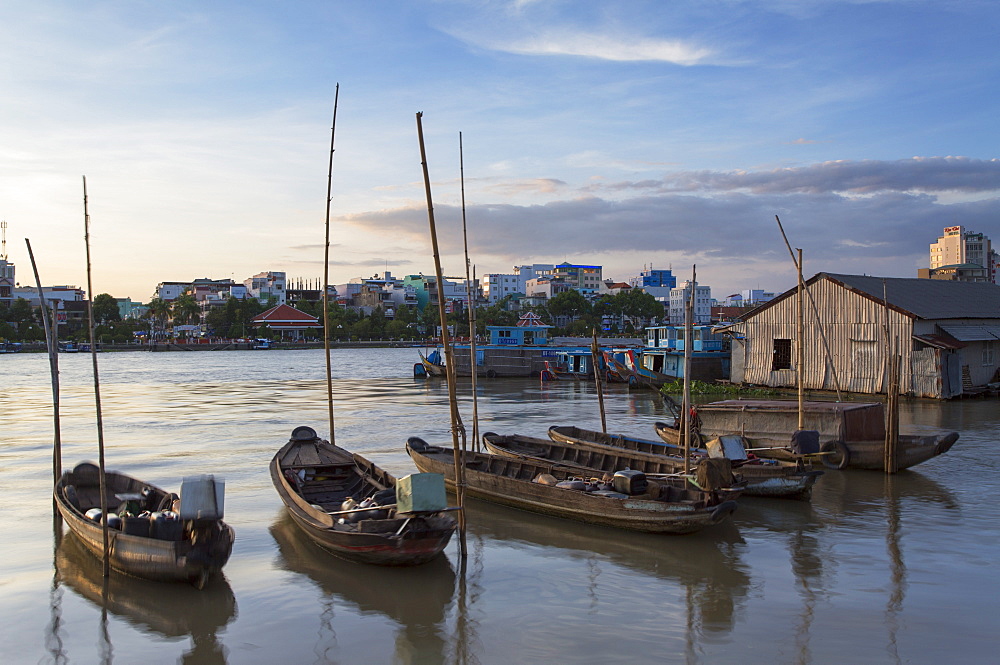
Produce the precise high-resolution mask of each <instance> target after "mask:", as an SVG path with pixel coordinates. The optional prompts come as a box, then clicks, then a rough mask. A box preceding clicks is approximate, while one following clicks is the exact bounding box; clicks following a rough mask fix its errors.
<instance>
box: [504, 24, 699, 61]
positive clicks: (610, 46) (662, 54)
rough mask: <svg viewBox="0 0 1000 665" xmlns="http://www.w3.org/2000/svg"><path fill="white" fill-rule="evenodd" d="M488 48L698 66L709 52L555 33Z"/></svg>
mask: <svg viewBox="0 0 1000 665" xmlns="http://www.w3.org/2000/svg"><path fill="white" fill-rule="evenodd" d="M488 46H489V48H492V49H493V50H497V51H506V52H508V53H517V54H521V55H570V56H579V57H584V58H597V59H599V60H611V61H614V62H637V61H656V62H670V63H673V64H675V65H688V66H689V65H698V64H702V63H704V62H705V61H707V60H708V59H709V58H710V57H712V56H713V55H715V54H714V52H713V51H712V50H711V49H708V48H705V47H701V46H697V45H694V44H689V43H685V42H683V41H681V40H671V39H651V38H644V37H612V36H609V35H601V34H596V33H585V32H576V33H569V32H565V33H558V32H550V33H546V34H542V35H537V36H532V37H526V38H523V39H515V40H512V41H508V42H503V41H496V42H493V43H489V44H488Z"/></svg>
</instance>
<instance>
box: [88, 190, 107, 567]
mask: <svg viewBox="0 0 1000 665" xmlns="http://www.w3.org/2000/svg"><path fill="white" fill-rule="evenodd" d="M83 242H84V245H86V248H87V318H88V320H89V328H90V360H91V364H92V365H93V368H94V406H95V408H96V410H97V451H98V452H97V457H98V462H99V465H100V469H101V521H102V529H101V532H102V534H103V535H104V549H103V552H104V556H103V557H102V559H103V560H104V576H105V577H108V576H109V575H110V574H111V562H110V561H109V560H108V557H109V555H110V547H109V544H108V492H107V478H106V477H105V469H104V420H103V418H102V416H101V379H100V375H99V374H98V371H97V343H96V341H95V339H94V337H95V336H94V286H93V283H92V281H91V278H90V213H89V212H88V210H87V176H83Z"/></svg>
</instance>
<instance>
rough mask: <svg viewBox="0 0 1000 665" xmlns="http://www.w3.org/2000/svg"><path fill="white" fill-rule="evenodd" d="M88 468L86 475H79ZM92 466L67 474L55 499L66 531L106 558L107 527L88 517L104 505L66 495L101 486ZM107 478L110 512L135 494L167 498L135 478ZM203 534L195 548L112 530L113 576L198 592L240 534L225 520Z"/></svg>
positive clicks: (189, 543)
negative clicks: (120, 496)
mask: <svg viewBox="0 0 1000 665" xmlns="http://www.w3.org/2000/svg"><path fill="white" fill-rule="evenodd" d="M85 466H86V467H87V470H86V472H83V471H78V470H79V469H81V467H85ZM92 466H93V465H82V464H81V465H79V466H78V467H77V469H74V470H73V471H69V472H66V473H64V474H63V475H62V477H61V478H60V479H59V482H57V483H56V486H55V492H54V498H55V501H56V506H57V507H58V509H59V513H60V514H61V515H62V517H63V520H64V521H65V522H66V525H67V526H68V527H69V528H70V530H71V531H73V533H75V534H76V535H77V537H78V538H79V540H80V542H81V543H82V544H83V546H84V547H86V548H87V549H88V550H89V551H90V552H91V553H93V554H94V555H95V556H97V557H98V558H101V557H102V556H103V552H104V536H103V529H102V526H101V525H100V524H99V523H97V522H94V521H92V520H90V519H88V518H87V517H86V516H85V515H84V512H85V511H86V510H88V509H89V508H95V507H99V505H100V504H99V499H98V500H97V501H94V500H91V501H89V502H87V503H86V504H85V505H74V504H73V503H72V502H71V501H70V499H69V498H68V497H69V495H68V493H67V488H69V487H73V488H74V492H77V491H78V490H79V489H80V488H87V487H93V484H96V483H98V482H99V479H98V478H97V477H96V476H95V475H94V473H93V472H92V471H91V469H90V467H92ZM93 468H95V469H96V467H93ZM105 475H106V485H107V488H108V493H109V494H110V495H112V496H109V498H108V500H109V503H108V506H109V510H111V507H113V506H116V505H117V503H118V501H117V500H116V499H115V498H114V497H113V495H114V493H121V492H136V491H139V490H141V489H142V488H144V487H149V488H151V489H153V490H154V491H155V492H157V493H158V495H159V496H167V494H166V492H164V491H163V490H160V489H159V488H156V487H155V486H152V485H149V484H148V483H143V482H141V481H139V480H137V479H135V478H132V477H131V476H126V475H125V474H121V473H116V472H113V471H109V472H107V473H106V474H105ZM98 491H99V490H98ZM97 496H98V497H99V494H98V495H97ZM91 504H94V505H91ZM198 533H199V534H200V536H201V537H200V538H199V541H200V542H197V543H193V542H192V541H191V540H189V539H185V540H179V541H173V540H161V539H159V538H149V537H144V536H137V535H131V534H127V533H124V532H122V531H119V530H118V529H108V548H109V561H108V563H109V564H110V566H111V568H113V569H114V570H116V571H118V572H121V573H125V574H126V575H132V576H134V577H141V578H144V579H148V580H157V581H163V582H191V583H192V584H194V585H196V586H203V585H204V584H205V583H206V582H207V580H208V579H209V578H211V577H212V576H213V575H216V574H218V573H219V572H220V571H221V570H222V567H223V566H224V565H225V564H226V562H227V561H228V560H229V555H230V554H231V553H232V548H233V541H234V539H235V534H234V531H233V529H232V527H230V526H229V525H227V524H226V523H225V522H222V521H221V520H218V521H216V522H214V523H212V524H210V525H206V526H204V527H203V528H200V529H199V532H198Z"/></svg>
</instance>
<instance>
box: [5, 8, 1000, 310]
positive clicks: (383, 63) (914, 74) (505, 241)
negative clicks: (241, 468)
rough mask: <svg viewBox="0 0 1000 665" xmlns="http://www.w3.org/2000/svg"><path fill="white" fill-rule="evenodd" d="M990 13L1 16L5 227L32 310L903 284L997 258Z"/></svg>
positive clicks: (50, 11) (448, 11) (484, 11)
mask: <svg viewBox="0 0 1000 665" xmlns="http://www.w3.org/2000/svg"><path fill="white" fill-rule="evenodd" d="M997 34H1000V3H995V2H992V1H989V2H988V1H980V0H963V1H961V2H949V1H947V0H937V1H935V2H924V1H921V0H896V1H887V2H876V1H865V0H857V1H832V0H831V1H823V0H799V1H792V0H787V1H785V0H779V1H776V2H740V1H737V0H700V1H697V2H687V1H684V0H679V1H678V0H672V1H671V2H665V1H648V2H644V1H629V0H622V1H618V2H606V1H605V2H589V1H586V0H584V1H573V2H570V1H565V2H563V1H545V0H534V1H532V0H521V1H520V2H485V1H460V0H441V1H437V2H426V1H419V0H413V1H410V2H392V1H379V2H342V1H338V0H327V1H323V2H318V1H317V2H288V3H276V2H228V1H220V2H209V3H205V2H188V1H183V0H180V1H173V2H159V3H151V2H135V1H133V2H120V1H117V2H69V1H66V2H53V1H49V0H36V1H34V2H31V3H11V2H8V3H4V4H3V5H0V52H2V59H0V91H2V95H3V100H2V103H0V219H3V220H5V221H6V222H7V224H8V230H7V254H8V256H9V258H10V260H11V261H14V262H15V263H16V264H17V266H18V278H19V281H20V282H21V283H22V284H26V283H31V282H32V281H33V280H32V278H31V276H30V264H29V261H28V257H27V253H26V250H25V246H24V241H23V238H25V237H27V238H29V239H30V240H31V243H32V247H33V249H34V251H35V255H36V259H37V260H38V263H39V270H40V272H41V274H42V280H43V281H44V282H46V283H48V284H75V285H80V286H83V285H85V282H86V272H85V270H86V265H85V261H84V244H83V206H82V186H81V176H84V175H86V176H87V185H88V192H89V204H90V205H89V209H90V214H91V225H92V226H91V251H92V263H93V273H94V289H95V292H97V293H101V292H109V293H112V294H113V295H115V296H120V297H124V296H129V297H132V298H133V299H136V300H143V301H145V300H147V299H148V298H149V296H150V294H151V293H152V292H153V290H154V288H155V286H156V283H157V282H160V281H173V280H190V279H194V278H198V277H211V278H216V279H221V278H227V277H233V278H235V279H237V280H242V279H244V278H246V277H249V276H250V275H252V274H254V273H256V272H260V271H262V270H282V271H285V272H286V273H287V274H288V276H289V278H298V277H301V278H312V279H314V278H318V277H320V276H322V269H323V268H322V258H323V247H322V242H323V232H324V218H325V211H326V185H327V164H328V159H329V143H330V123H331V115H332V110H333V99H334V88H335V86H336V84H337V83H339V84H340V102H339V108H338V117H337V135H336V153H335V161H334V176H333V203H332V208H331V217H332V248H331V281H332V282H334V283H337V282H344V281H347V280H348V279H350V278H352V277H358V276H369V275H372V274H374V273H376V272H382V271H383V270H385V269H386V268H387V267H388V269H389V270H390V271H392V272H393V274H396V275H405V274H409V273H416V272H425V273H431V272H433V261H432V257H431V250H430V242H429V235H428V230H427V211H426V205H425V199H424V191H423V181H422V175H421V168H420V157H419V147H418V144H417V134H416V121H415V113H416V112H417V111H422V112H423V113H424V116H423V128H424V134H425V139H426V147H427V158H428V165H429V169H430V174H431V178H432V188H433V193H434V200H435V213H436V219H437V222H438V227H439V231H438V232H439V239H440V242H441V247H442V260H443V262H444V270H445V273H446V274H450V275H456V274H460V273H462V272H464V259H463V257H462V255H461V249H462V238H461V226H460V219H461V208H460V202H461V194H460V188H459V150H458V134H459V132H462V139H463V144H464V167H465V198H466V216H467V219H468V226H469V248H470V254H471V260H472V262H473V263H474V264H476V266H477V271H478V272H479V273H484V272H508V271H509V270H510V269H511V267H512V266H514V265H520V264H523V263H533V262H539V263H552V262H561V261H564V260H565V261H570V262H575V263H587V264H592V263H597V264H602V265H604V266H605V276H606V277H611V278H614V279H620V280H624V279H627V278H628V277H630V276H632V275H634V274H636V273H637V272H638V271H639V270H641V269H642V268H643V266H648V265H652V266H653V267H656V268H667V267H672V268H673V269H674V271H675V273H677V274H679V275H681V276H682V277H685V276H687V275H689V274H690V271H691V266H692V264H697V266H698V277H699V281H700V282H703V283H706V284H709V285H711V286H712V288H713V295H715V296H716V297H724V296H725V295H727V294H729V293H733V292H736V291H738V290H741V289H744V288H764V289H773V290H784V289H785V288H788V287H790V286H791V285H792V284H793V280H794V275H793V273H794V271H793V269H792V266H791V263H790V260H789V258H788V254H787V251H786V249H785V246H784V243H783V241H782V240H781V236H780V234H779V232H778V228H777V225H776V223H775V221H774V217H775V215H779V216H780V217H781V220H782V223H783V224H784V226H785V229H786V232H787V233H788V234H789V236H790V240H791V242H792V244H793V246H795V247H801V248H803V250H804V254H805V271H806V273H807V275H811V274H813V273H815V272H818V271H820V270H828V271H832V272H843V273H867V274H875V275H885V276H903V277H907V276H915V275H916V270H917V268H919V267H926V264H927V260H928V259H927V255H928V244H929V243H931V242H933V241H934V240H935V239H936V238H937V236H938V235H939V234H940V231H941V229H942V228H943V227H945V226H951V225H954V224H963V225H965V226H966V227H967V228H969V229H970V230H975V231H982V232H985V233H986V234H987V235H989V236H990V237H991V238H992V239H993V240H994V242H995V243H997V244H998V245H1000V222H998V220H1000V156H998V154H997V145H998V138H1000V137H998V123H997V120H996V119H997V117H1000V103H998V83H1000V57H998V56H997V49H996V46H995V39H996V35H997Z"/></svg>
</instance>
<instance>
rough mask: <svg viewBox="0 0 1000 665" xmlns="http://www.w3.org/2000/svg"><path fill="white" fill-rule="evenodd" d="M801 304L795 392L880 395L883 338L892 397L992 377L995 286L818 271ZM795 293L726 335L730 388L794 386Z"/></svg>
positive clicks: (952, 388) (999, 333)
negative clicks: (892, 365) (895, 358)
mask: <svg viewBox="0 0 1000 665" xmlns="http://www.w3.org/2000/svg"><path fill="white" fill-rule="evenodd" d="M806 292H807V293H806V294H805V296H804V298H803V302H804V310H803V320H804V331H805V332H804V335H803V354H804V360H803V364H804V370H803V373H802V375H803V379H804V387H805V388H806V389H807V390H835V389H836V388H837V387H838V385H839V388H840V390H843V391H846V392H852V393H868V394H877V393H884V392H885V391H886V385H887V371H886V369H887V367H888V362H889V355H890V352H889V348H890V342H891V344H892V346H893V348H895V350H896V351H895V352H896V354H898V355H899V356H900V357H901V372H900V392H901V393H903V394H910V395H914V396H918V397H934V398H939V399H946V398H950V397H956V396H959V395H961V394H962V393H963V392H970V391H975V389H976V388H977V387H982V386H984V385H986V384H987V383H990V382H995V381H998V380H1000V376H998V361H1000V286H998V285H995V284H988V283H968V282H952V281H941V280H931V279H903V278H895V277H869V276H863V275H838V274H833V273H818V274H816V275H815V276H813V277H812V278H811V279H809V280H808V281H807V282H806ZM797 303H798V298H797V297H796V289H794V288H793V289H790V290H789V291H786V292H785V293H783V294H781V295H780V296H778V297H777V298H775V299H773V300H771V301H769V302H767V303H765V304H763V305H761V306H760V307H757V308H756V309H753V310H751V311H749V312H747V313H746V314H745V315H743V317H741V321H740V322H739V323H736V324H733V325H731V326H729V327H728V328H727V330H728V331H729V332H730V333H731V334H733V337H734V338H733V343H732V364H731V372H730V378H731V380H732V381H733V382H734V383H744V384H753V385H761V386H772V387H789V388H791V387H794V386H795V385H796V375H797V368H796V367H795V362H796V351H795V348H796V347H795V345H796V344H797V343H798V340H797V339H796V337H797V335H796V320H797V319H796V316H797Z"/></svg>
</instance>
